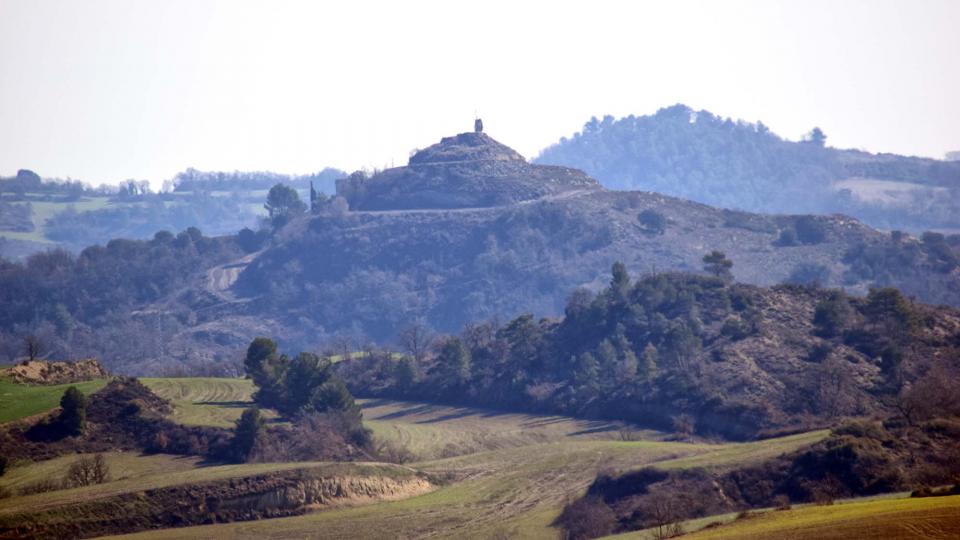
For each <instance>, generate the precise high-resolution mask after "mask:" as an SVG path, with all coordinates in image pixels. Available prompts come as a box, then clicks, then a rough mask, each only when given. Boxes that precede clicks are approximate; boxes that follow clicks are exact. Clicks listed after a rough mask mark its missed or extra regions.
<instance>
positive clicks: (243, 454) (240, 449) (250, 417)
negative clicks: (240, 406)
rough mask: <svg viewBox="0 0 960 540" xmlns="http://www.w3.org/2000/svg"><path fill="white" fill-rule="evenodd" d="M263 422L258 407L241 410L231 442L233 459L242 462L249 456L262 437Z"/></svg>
mask: <svg viewBox="0 0 960 540" xmlns="http://www.w3.org/2000/svg"><path fill="white" fill-rule="evenodd" d="M264 422H265V421H264V419H263V417H262V416H261V415H260V409H258V408H256V407H251V408H249V409H245V410H244V411H243V414H241V415H240V419H239V420H237V427H236V429H235V430H234V434H233V442H232V444H231V447H232V449H233V459H234V460H236V461H238V462H241V463H243V462H246V461H248V460H249V459H250V458H251V456H252V455H253V451H254V449H255V448H256V446H257V444H258V443H260V441H261V440H262V439H263V434H264V430H263V425H264Z"/></svg>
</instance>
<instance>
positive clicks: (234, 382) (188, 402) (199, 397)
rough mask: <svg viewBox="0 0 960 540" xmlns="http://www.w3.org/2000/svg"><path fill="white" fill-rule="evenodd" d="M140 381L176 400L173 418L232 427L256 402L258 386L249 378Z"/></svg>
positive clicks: (171, 399) (184, 422)
mask: <svg viewBox="0 0 960 540" xmlns="http://www.w3.org/2000/svg"><path fill="white" fill-rule="evenodd" d="M140 381H141V382H143V384H145V385H146V386H147V387H148V388H150V390H153V392H154V393H155V394H157V395H158V396H160V397H162V398H164V399H168V400H170V401H171V403H173V406H174V412H173V416H172V417H171V419H172V420H173V421H175V422H179V423H181V424H186V425H192V426H215V427H233V426H234V425H235V423H236V421H237V419H238V418H240V415H241V414H242V413H243V409H245V408H247V407H250V406H252V405H253V401H252V396H253V392H254V390H255V388H254V386H253V382H251V381H250V380H249V379H227V378H215V377H177V378H144V379H140ZM264 412H265V413H268V412H269V411H264Z"/></svg>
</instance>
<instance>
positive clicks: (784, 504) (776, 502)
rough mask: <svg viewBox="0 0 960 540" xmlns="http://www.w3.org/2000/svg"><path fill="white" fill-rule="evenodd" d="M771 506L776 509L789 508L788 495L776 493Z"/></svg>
mask: <svg viewBox="0 0 960 540" xmlns="http://www.w3.org/2000/svg"><path fill="white" fill-rule="evenodd" d="M773 506H774V508H776V509H777V510H789V509H790V508H791V506H790V497H787V496H786V495H783V494H781V495H777V496H776V497H774V498H773Z"/></svg>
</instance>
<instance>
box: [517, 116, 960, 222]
mask: <svg viewBox="0 0 960 540" xmlns="http://www.w3.org/2000/svg"><path fill="white" fill-rule="evenodd" d="M828 141H829V138H828V134H824V133H823V132H822V131H820V130H819V129H815V130H813V131H811V134H810V135H808V137H807V140H805V141H802V142H791V141H788V140H785V139H783V138H781V137H779V136H777V135H776V134H774V133H773V132H771V131H770V130H769V128H767V126H765V125H764V124H763V123H762V122H758V123H756V124H754V123H747V122H743V121H740V120H737V121H734V120H731V119H729V118H726V119H725V118H721V117H719V116H715V115H714V114H711V113H710V112H708V111H695V110H693V109H691V108H689V107H686V106H684V105H674V106H672V107H668V108H665V109H661V110H660V111H658V112H657V113H656V114H654V115H650V116H632V115H631V116H628V117H625V118H621V119H616V120H615V119H614V118H613V117H611V116H606V117H604V118H603V119H602V120H597V119H596V118H593V119H591V120H590V121H589V122H587V123H586V124H585V125H584V127H583V130H582V131H580V132H579V133H575V134H574V135H573V136H572V137H570V138H562V139H561V140H560V142H559V143H557V144H555V145H553V146H551V147H549V148H547V149H545V150H544V151H543V152H542V153H541V154H540V156H539V157H538V158H537V159H536V160H535V161H536V162H537V163H545V164H555V165H564V166H568V167H575V168H578V169H582V170H584V171H586V172H587V174H589V175H591V176H593V177H594V178H597V179H598V180H600V182H602V183H603V185H604V186H606V187H608V188H612V189H629V190H634V189H639V190H645V191H656V192H658V193H663V194H666V195H673V196H676V197H682V198H685V199H690V200H694V201H698V202H702V203H706V204H710V205H713V206H720V207H723V208H732V209H741V210H749V211H752V212H766V213H784V212H789V213H811V214H832V213H843V214H847V215H850V216H853V217H856V218H858V219H861V220H863V221H864V222H866V223H868V224H870V225H872V226H874V227H880V228H884V229H904V230H909V231H913V232H919V231H922V230H926V229H950V230H958V229H960V220H958V217H957V216H958V215H960V213H958V210H960V163H958V162H949V161H938V160H933V159H921V158H913V157H905V156H897V155H892V154H870V153H868V152H862V151H858V150H839V149H836V148H831V147H829V146H828V145H827V142H828Z"/></svg>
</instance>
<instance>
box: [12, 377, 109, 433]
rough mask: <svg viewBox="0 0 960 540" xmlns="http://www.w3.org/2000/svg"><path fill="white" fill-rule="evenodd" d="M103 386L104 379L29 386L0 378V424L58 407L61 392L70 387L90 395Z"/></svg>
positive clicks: (105, 381)
mask: <svg viewBox="0 0 960 540" xmlns="http://www.w3.org/2000/svg"><path fill="white" fill-rule="evenodd" d="M105 384H107V380H106V379H98V380H95V381H84V382H79V383H74V384H58V385H53V386H31V385H26V384H16V383H14V382H12V381H9V380H5V379H2V378H0V423H4V422H11V421H14V420H20V419H22V418H27V417H29V416H33V415H35V414H40V413H44V412H47V411H49V410H50V409H53V408H54V407H59V406H60V398H61V397H63V392H64V391H65V390H66V389H67V388H69V387H71V386H76V387H77V388H78V389H79V390H80V391H81V392H83V393H84V394H86V395H90V394H92V393H93V392H96V391H97V390H99V389H100V388H102V387H103V386H104V385H105Z"/></svg>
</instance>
